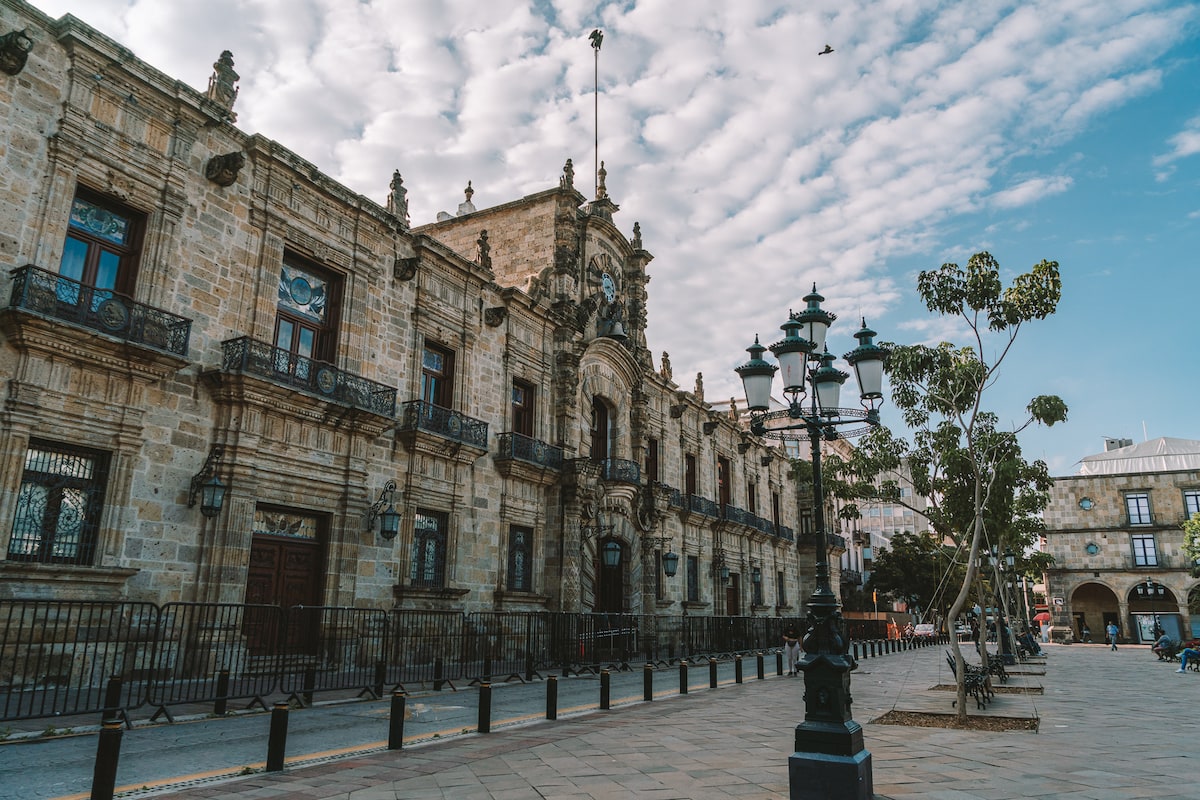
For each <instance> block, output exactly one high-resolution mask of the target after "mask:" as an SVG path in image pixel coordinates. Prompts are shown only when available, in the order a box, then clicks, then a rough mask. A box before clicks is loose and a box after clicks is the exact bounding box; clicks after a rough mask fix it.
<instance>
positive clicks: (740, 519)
mask: <svg viewBox="0 0 1200 800" xmlns="http://www.w3.org/2000/svg"><path fill="white" fill-rule="evenodd" d="M721 516H722V518H724V519H726V520H728V521H729V522H736V523H737V524H739V525H745V526H746V527H748V528H758V516H757V515H756V514H751V513H750V512H749V511H747V510H746V509H744V508H738V507H737V506H731V505H729V504H726V505H725V506H724V507H723V508H722V509H721Z"/></svg>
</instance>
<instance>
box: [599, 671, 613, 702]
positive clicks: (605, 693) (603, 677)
mask: <svg viewBox="0 0 1200 800" xmlns="http://www.w3.org/2000/svg"><path fill="white" fill-rule="evenodd" d="M611 681H612V675H610V674H609V672H608V670H606V669H602V670H600V710H601V711H608V709H610V708H611V707H612V683H611Z"/></svg>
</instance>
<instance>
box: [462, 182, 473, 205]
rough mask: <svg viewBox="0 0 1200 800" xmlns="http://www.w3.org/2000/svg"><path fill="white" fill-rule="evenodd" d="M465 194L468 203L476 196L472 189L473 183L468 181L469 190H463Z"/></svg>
mask: <svg viewBox="0 0 1200 800" xmlns="http://www.w3.org/2000/svg"><path fill="white" fill-rule="evenodd" d="M463 194H464V195H466V197H467V202H468V203H470V202H471V198H472V197H474V196H475V190H474V189H472V188H471V182H470V181H467V188H465V189H463Z"/></svg>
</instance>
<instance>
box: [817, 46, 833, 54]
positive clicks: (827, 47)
mask: <svg viewBox="0 0 1200 800" xmlns="http://www.w3.org/2000/svg"><path fill="white" fill-rule="evenodd" d="M832 52H833V48H832V47H830V46H829V45H825V49H824V50H822V51H821V52H819V53H817V55H819V56H823V55H825V54H826V53H832Z"/></svg>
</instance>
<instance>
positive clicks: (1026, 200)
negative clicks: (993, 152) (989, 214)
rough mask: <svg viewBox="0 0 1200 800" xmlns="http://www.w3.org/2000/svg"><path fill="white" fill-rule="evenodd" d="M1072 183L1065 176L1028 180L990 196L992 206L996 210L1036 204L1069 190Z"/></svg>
mask: <svg viewBox="0 0 1200 800" xmlns="http://www.w3.org/2000/svg"><path fill="white" fill-rule="evenodd" d="M1072 183H1074V181H1073V180H1072V179H1071V178H1070V177H1069V176H1066V175H1053V176H1049V177H1037V178H1029V179H1027V180H1024V181H1022V182H1021V183H1018V184H1017V185H1016V186H1010V187H1009V188H1007V189H1004V190H1002V191H999V192H996V193H995V194H993V195H992V198H991V202H992V205H994V206H996V207H997V208H1016V207H1018V206H1024V205H1028V204H1030V203H1036V202H1037V201H1038V200H1041V199H1042V198H1043V197H1046V196H1048V195H1052V194H1062V193H1063V192H1065V191H1067V190H1068V189H1070V188H1071V184H1072Z"/></svg>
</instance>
